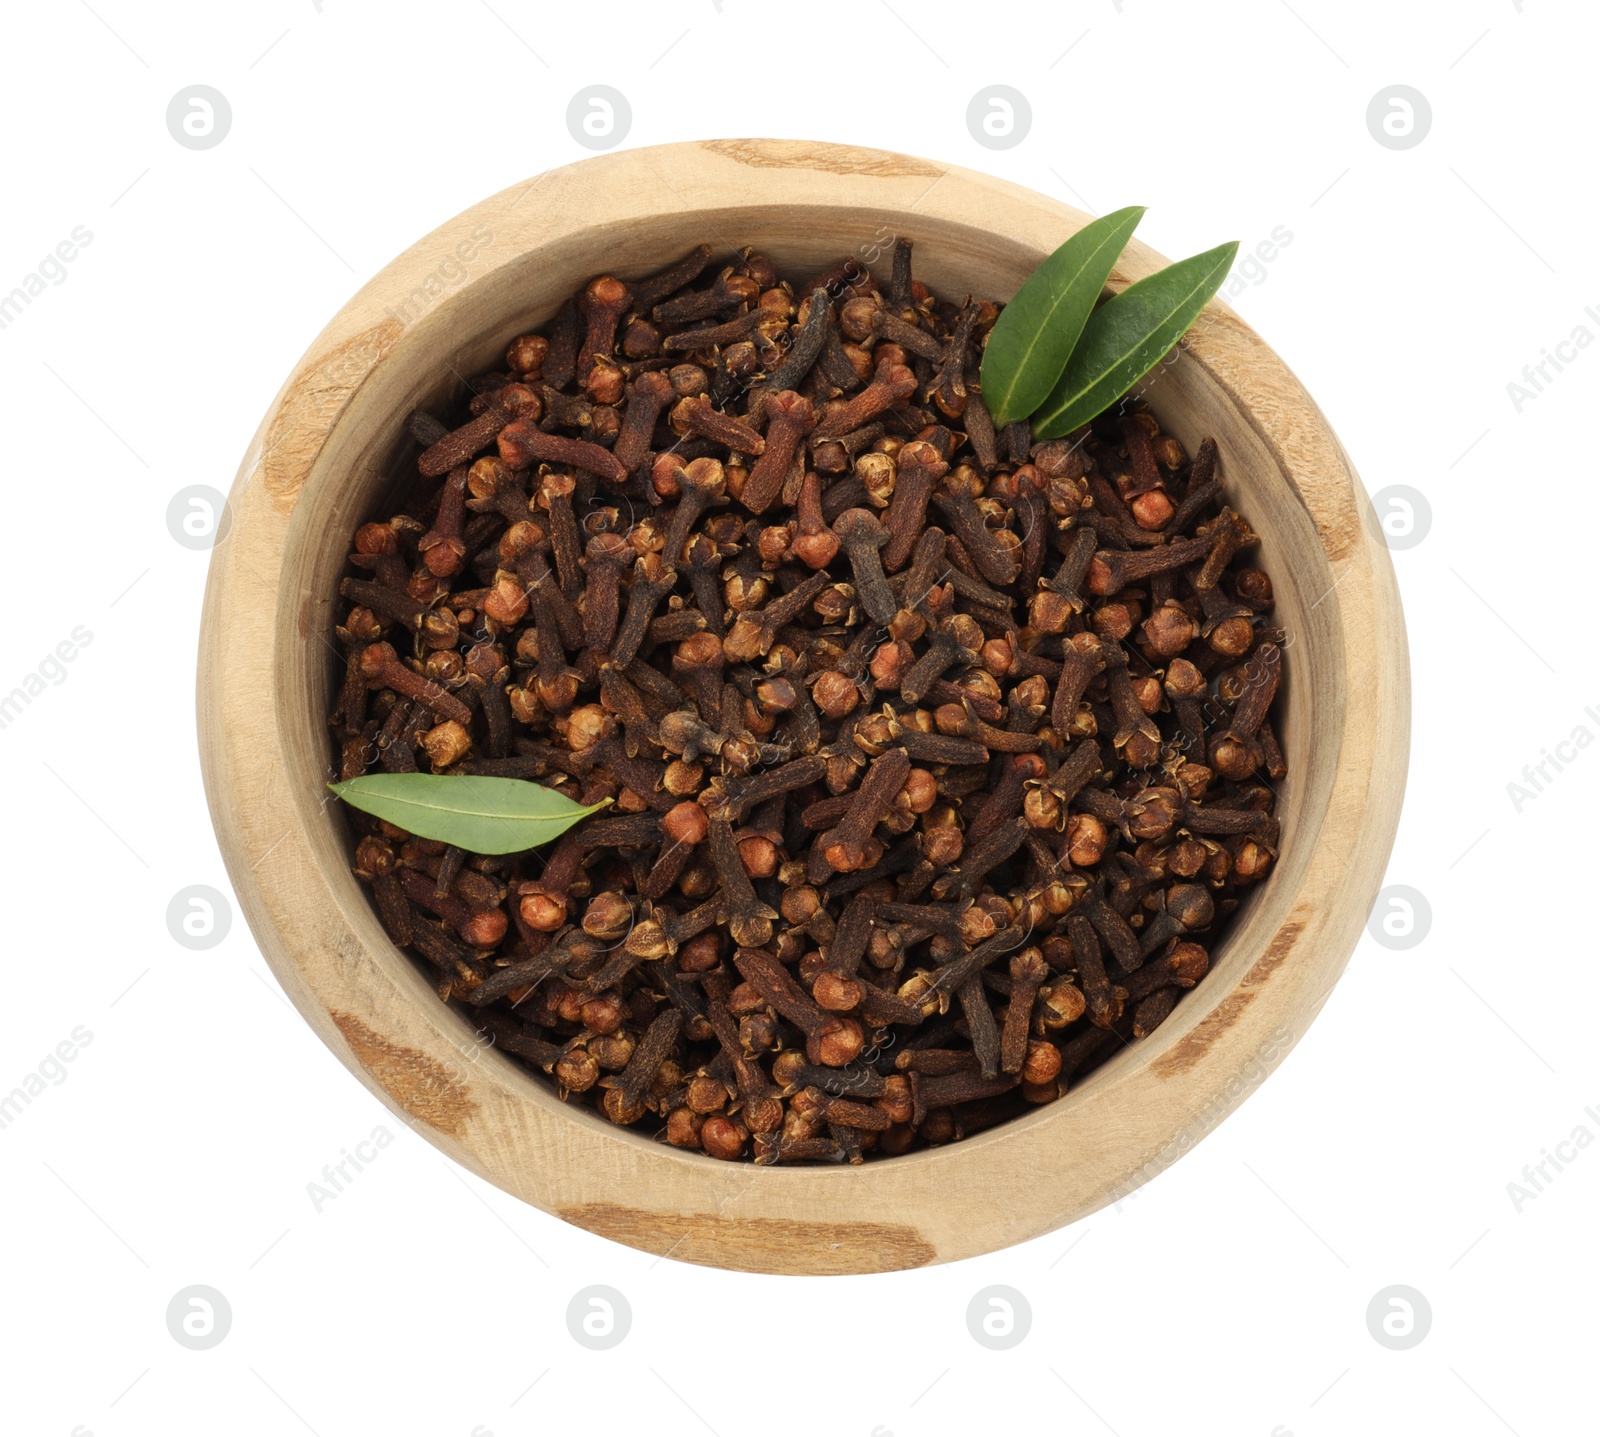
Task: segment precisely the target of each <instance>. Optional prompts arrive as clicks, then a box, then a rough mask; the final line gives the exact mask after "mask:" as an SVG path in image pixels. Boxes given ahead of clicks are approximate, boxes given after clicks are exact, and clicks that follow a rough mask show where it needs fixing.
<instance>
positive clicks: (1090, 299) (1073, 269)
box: [980, 205, 1144, 424]
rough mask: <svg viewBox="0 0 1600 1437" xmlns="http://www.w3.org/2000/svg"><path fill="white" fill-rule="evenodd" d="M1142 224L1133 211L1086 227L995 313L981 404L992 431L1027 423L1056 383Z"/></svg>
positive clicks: (1139, 211)
mask: <svg viewBox="0 0 1600 1437" xmlns="http://www.w3.org/2000/svg"><path fill="white" fill-rule="evenodd" d="M1143 216H1144V206H1143V205H1130V206H1129V207H1128V208H1127V209H1125V210H1118V211H1117V212H1116V213H1115V214H1109V215H1103V216H1101V218H1099V219H1097V220H1093V221H1091V222H1090V223H1089V224H1086V225H1085V226H1084V227H1083V228H1082V229H1081V230H1079V231H1078V232H1077V234H1075V235H1073V237H1072V238H1071V239H1069V240H1068V241H1067V242H1066V243H1065V244H1064V245H1062V246H1061V248H1060V249H1058V250H1057V251H1056V252H1055V253H1054V254H1053V255H1051V256H1050V258H1049V259H1047V260H1045V261H1044V262H1043V263H1042V264H1041V265H1040V266H1039V268H1038V269H1036V270H1034V272H1033V273H1032V274H1030V275H1029V276H1028V278H1027V279H1026V280H1025V281H1024V282H1023V285H1022V288H1021V289H1019V290H1018V291H1017V293H1016V298H1014V299H1013V300H1012V301H1011V303H1010V304H1008V305H1007V306H1006V307H1005V308H1004V309H1003V310H1001V311H1000V318H999V319H997V320H996V321H995V324H994V328H993V329H992V330H991V331H990V333H989V342H988V343H987V344H986V345H985V346H984V350H983V368H982V370H981V371H980V377H981V379H982V383H983V398H984V402H985V403H986V404H987V405H988V406H989V412H990V413H991V414H992V415H993V416H994V422H995V423H996V424H1010V423H1011V422H1012V420H1014V419H1025V418H1027V416H1028V415H1030V414H1032V413H1033V411H1034V410H1035V409H1037V408H1038V407H1039V405H1040V404H1042V403H1043V402H1044V398H1045V396H1046V395H1047V394H1049V392H1050V386H1051V385H1053V384H1054V383H1055V382H1056V380H1058V379H1059V378H1061V371H1062V370H1063V369H1065V368H1066V367H1067V359H1068V357H1069V356H1070V355H1071V353H1072V347H1073V345H1075V344H1076V343H1077V342H1078V336H1079V335H1080V334H1082V333H1083V326H1084V322H1085V321H1086V320H1087V319H1088V318H1089V316H1090V314H1091V313H1093V311H1094V305H1095V301H1096V300H1097V299H1099V298H1100V291H1101V290H1103V289H1104V288H1105V284H1106V280H1107V279H1108V278H1109V277H1110V274H1111V267H1112V266H1113V265H1114V264H1116V262H1117V256H1118V255H1119V254H1121V253H1122V249H1123V246H1124V245H1126V244H1127V243H1128V240H1129V238H1130V237H1131V236H1132V234H1133V231H1134V228H1135V226H1137V225H1138V223H1139V221H1140V219H1141V218H1143Z"/></svg>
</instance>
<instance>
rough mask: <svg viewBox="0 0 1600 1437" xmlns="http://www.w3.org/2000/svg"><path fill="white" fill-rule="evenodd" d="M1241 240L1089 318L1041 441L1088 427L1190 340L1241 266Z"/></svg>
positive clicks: (1039, 429)
mask: <svg viewBox="0 0 1600 1437" xmlns="http://www.w3.org/2000/svg"><path fill="white" fill-rule="evenodd" d="M1238 249H1239V242H1238V241H1237V240H1234V241H1232V242H1230V243H1228V244H1225V245H1218V246H1217V248H1216V249H1211V250H1207V251H1206V252H1205V253H1204V254H1197V255H1193V256H1191V257H1190V258H1189V259H1184V260H1179V261H1178V263H1177V264H1170V265H1168V266H1167V267H1166V268H1165V269H1163V270H1158V271H1157V272H1156V273H1155V274H1152V275H1148V276H1146V277H1145V278H1144V279H1141V280H1139V281H1137V282H1136V283H1134V284H1130V285H1129V286H1128V287H1127V288H1126V289H1125V290H1123V291H1122V293H1121V294H1119V295H1115V296H1113V297H1112V298H1111V299H1108V300H1107V301H1106V302H1105V303H1104V304H1103V305H1101V306H1100V308H1099V309H1097V310H1095V312H1094V313H1093V314H1092V315H1090V316H1089V322H1088V323H1087V324H1085V325H1084V327H1083V337H1082V338H1081V339H1080V340H1079V341H1078V347H1077V348H1076V349H1074V350H1073V351H1072V358H1071V359H1069V360H1068V361H1067V367H1066V369H1065V371H1064V372H1063V373H1062V375H1061V379H1060V381H1059V382H1058V383H1057V384H1056V387H1055V388H1054V389H1052V390H1051V391H1050V396H1049V398H1047V399H1046V400H1045V401H1044V403H1043V405H1041V406H1040V408H1039V411H1038V413H1036V414H1035V415H1034V416H1033V437H1034V438H1035V439H1056V438H1059V437H1060V436H1061V435H1063V434H1066V433H1068V432H1070V431H1071V430H1074V429H1076V428H1077V427H1078V426H1079V425H1080V424H1087V423H1088V422H1089V421H1090V420H1091V419H1093V418H1094V417H1095V415H1097V414H1099V413H1100V411H1101V410H1103V409H1105V408H1107V407H1108V406H1110V405H1111V404H1114V403H1115V402H1116V401H1117V400H1118V399H1120V398H1121V397H1122V396H1123V395H1124V394H1126V393H1127V392H1128V390H1129V389H1131V388H1132V387H1133V386H1134V385H1135V384H1137V383H1138V382H1139V380H1141V379H1143V378H1144V376H1145V375H1147V374H1148V373H1149V372H1150V371H1151V370H1152V369H1154V368H1155V367H1156V364H1157V363H1158V362H1159V361H1160V359H1161V357H1162V355H1164V354H1165V353H1166V352H1167V351H1168V350H1169V349H1171V348H1172V346H1173V345H1175V344H1176V343H1177V342H1178V341H1179V340H1180V339H1182V338H1183V336H1184V333H1185V331H1187V330H1188V328H1189V326H1190V325H1191V324H1193V323H1194V322H1195V320H1196V319H1198V318H1199V316H1200V311H1201V310H1203V309H1204V308H1205V307H1206V304H1207V303H1208V302H1209V301H1210V299H1211V296H1212V295H1214V294H1215V293H1216V292H1217V288H1218V286H1219V285H1221V283H1222V281H1223V279H1224V278H1225V277H1226V275H1227V273H1228V269H1229V267H1230V266H1231V265H1232V264H1233V257H1234V255H1235V254H1236V253H1237V252H1238Z"/></svg>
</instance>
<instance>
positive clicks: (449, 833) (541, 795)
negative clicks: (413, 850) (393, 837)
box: [328, 773, 611, 853]
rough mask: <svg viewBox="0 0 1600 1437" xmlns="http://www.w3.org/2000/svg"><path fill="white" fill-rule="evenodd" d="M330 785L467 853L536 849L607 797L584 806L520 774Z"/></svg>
mask: <svg viewBox="0 0 1600 1437" xmlns="http://www.w3.org/2000/svg"><path fill="white" fill-rule="evenodd" d="M328 787H329V788H330V789H332V790H333V792H334V793H336V794H338V795H339V797H340V798H342V799H343V800H344V801H345V802H346V803H348V804H350V805H351V807H353V808H359V809H360V810H361V811H362V812H363V813H370V814H372V815H373V816H374V817H377V818H382V819H385V820H387V821H388V822H389V823H392V824H394V825H395V826H396V827H398V828H403V829H405V831H406V832H407V833H413V834H415V835H416V836H417V837H418V838H431V839H434V840H435V841H436V842H439V843H453V844H454V845H455V846H456V847H457V848H464V849H466V851H467V852H468V853H521V852H522V851H523V850H524V849H526V848H537V847H538V846H539V845H540V844H541V843H548V842H549V841H550V840H551V839H552V838H559V837H560V836H561V835H562V834H563V833H565V832H566V831H567V830H568V829H569V828H571V827H572V825H573V824H575V823H576V822H577V821H578V820H579V819H580V818H587V817H588V816H589V815H590V814H591V813H594V812H595V811H596V810H597V809H601V808H604V807H605V806H606V805H607V804H608V803H610V802H611V800H610V799H609V798H605V799H601V801H600V802H599V803H594V804H590V805H589V806H588V807H587V808H585V807H584V806H583V805H582V804H578V803H574V802H573V801H572V800H571V799H570V798H568V797H566V796H565V795H564V794H560V793H557V792H556V791H555V790H554V789H553V788H545V787H544V786H543V785H541V784H537V783H529V782H527V781H526V780H525V779H520V778H480V777H478V776H476V775H473V774H452V773H369V774H364V775H363V776H362V777H360V778H352V779H351V780H349V782H347V783H330V784H329V785H328Z"/></svg>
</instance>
